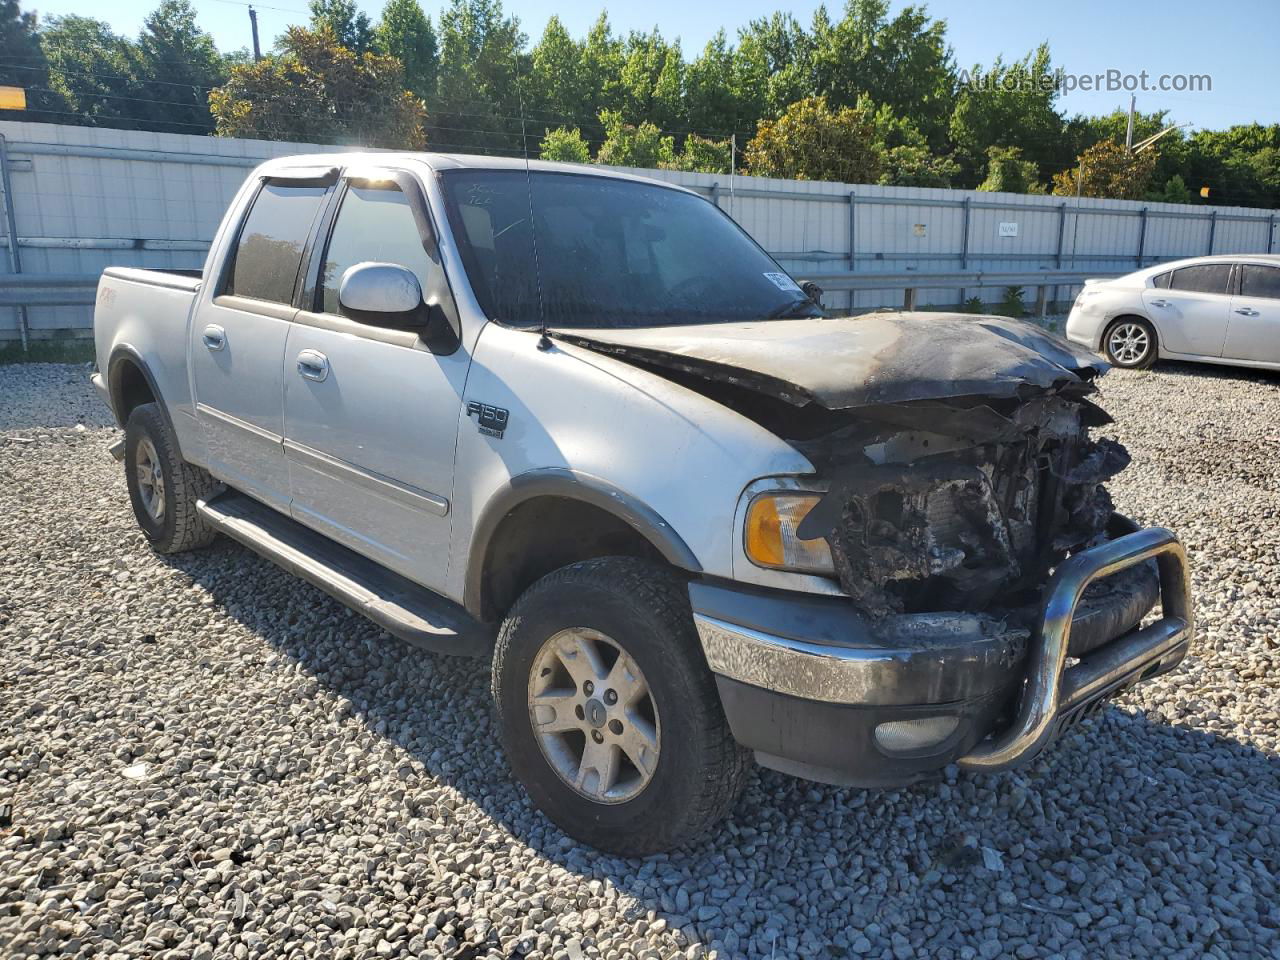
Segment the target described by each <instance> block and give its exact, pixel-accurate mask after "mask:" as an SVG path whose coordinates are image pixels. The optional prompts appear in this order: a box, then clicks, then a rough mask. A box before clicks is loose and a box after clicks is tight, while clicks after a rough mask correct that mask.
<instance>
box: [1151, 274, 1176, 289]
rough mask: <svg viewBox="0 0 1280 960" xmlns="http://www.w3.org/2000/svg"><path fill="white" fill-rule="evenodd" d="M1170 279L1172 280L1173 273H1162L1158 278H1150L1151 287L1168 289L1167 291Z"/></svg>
mask: <svg viewBox="0 0 1280 960" xmlns="http://www.w3.org/2000/svg"><path fill="white" fill-rule="evenodd" d="M1172 278H1173V273H1172V272H1169V273H1162V274H1160V276H1158V277H1152V278H1151V285H1152V286H1153V287H1159V288H1160V289H1161V290H1168V289H1169V281H1170V280H1171V279H1172Z"/></svg>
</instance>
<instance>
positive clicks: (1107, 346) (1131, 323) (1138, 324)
mask: <svg viewBox="0 0 1280 960" xmlns="http://www.w3.org/2000/svg"><path fill="white" fill-rule="evenodd" d="M1156 346H1157V340H1156V331H1155V327H1153V326H1151V324H1150V323H1148V322H1147V321H1146V320H1143V319H1142V318H1140V317H1121V318H1120V319H1119V320H1117V321H1115V322H1114V323H1113V324H1111V326H1109V327H1108V328H1107V332H1106V335H1105V336H1104V337H1103V338H1102V347H1103V350H1104V351H1105V352H1106V354H1107V359H1108V360H1109V361H1111V363H1112V364H1113V365H1114V366H1117V367H1125V368H1126V369H1129V370H1145V369H1147V368H1148V367H1150V366H1151V365H1152V364H1153V363H1155V362H1156Z"/></svg>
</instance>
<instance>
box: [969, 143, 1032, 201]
mask: <svg viewBox="0 0 1280 960" xmlns="http://www.w3.org/2000/svg"><path fill="white" fill-rule="evenodd" d="M1038 178H1039V171H1038V170H1037V169H1036V165H1035V164H1034V163H1032V162H1031V161H1030V160H1023V159H1022V150H1021V149H1020V148H1018V147H992V148H991V149H990V150H988V151H987V176H986V179H985V180H983V181H982V182H981V183H980V184H978V189H979V190H983V191H987V192H991V193H1044V192H1045V188H1044V184H1042V183H1040V181H1039V179H1038Z"/></svg>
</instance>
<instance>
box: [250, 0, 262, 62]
mask: <svg viewBox="0 0 1280 960" xmlns="http://www.w3.org/2000/svg"><path fill="white" fill-rule="evenodd" d="M249 28H250V29H251V30H252V31H253V62H254V63H257V62H258V61H259V60H261V59H262V48H261V47H259V46H258V11H257V10H255V9H253V5H252V4H250V5H249Z"/></svg>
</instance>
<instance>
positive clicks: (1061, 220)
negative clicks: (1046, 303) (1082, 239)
mask: <svg viewBox="0 0 1280 960" xmlns="http://www.w3.org/2000/svg"><path fill="white" fill-rule="evenodd" d="M1066 242H1067V201H1065V200H1063V201H1062V203H1060V204H1058V249H1057V250H1056V251H1055V252H1054V254H1053V265H1054V266H1055V267H1057V268H1058V269H1059V270H1061V269H1062V248H1063V246H1064V245H1065V244H1066ZM1061 293H1062V291H1061V290H1060V289H1058V285H1057V284H1056V283H1055V284H1054V285H1053V302H1054V303H1057V302H1058V301H1059V300H1060V299H1062V297H1061Z"/></svg>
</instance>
